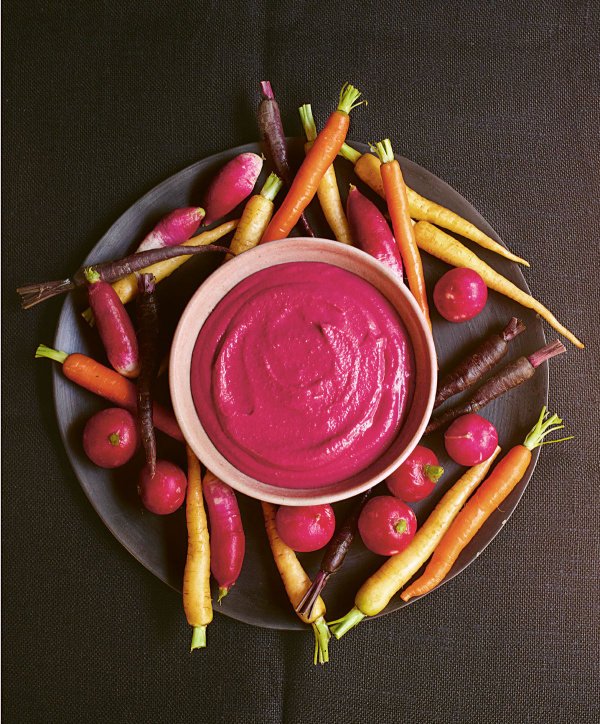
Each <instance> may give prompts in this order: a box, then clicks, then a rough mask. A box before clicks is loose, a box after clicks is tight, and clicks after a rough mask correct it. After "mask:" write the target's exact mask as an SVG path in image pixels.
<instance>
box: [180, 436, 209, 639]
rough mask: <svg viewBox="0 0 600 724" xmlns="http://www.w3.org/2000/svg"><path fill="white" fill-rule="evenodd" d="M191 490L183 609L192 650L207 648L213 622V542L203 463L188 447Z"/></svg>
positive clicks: (189, 494) (186, 508)
mask: <svg viewBox="0 0 600 724" xmlns="http://www.w3.org/2000/svg"><path fill="white" fill-rule="evenodd" d="M187 459H188V487H187V494H186V504H185V516H186V521H187V532H188V547H187V558H186V561H185V569H184V572H183V610H184V611H185V615H186V618H187V620H188V623H189V624H190V626H193V628H194V631H193V634H192V647H191V648H192V650H194V649H197V648H203V647H204V646H206V627H207V626H208V624H209V623H210V622H211V621H212V618H213V609H212V603H211V599H210V543H209V537H208V526H207V522H206V511H205V510H204V501H203V499H202V478H201V473H200V461H199V460H198V458H197V457H196V455H195V454H194V452H193V451H192V450H191V448H190V447H189V446H187Z"/></svg>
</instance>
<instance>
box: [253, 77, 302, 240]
mask: <svg viewBox="0 0 600 724" xmlns="http://www.w3.org/2000/svg"><path fill="white" fill-rule="evenodd" d="M260 97H261V101H260V103H259V105H258V125H259V128H260V133H261V135H262V137H263V139H264V141H265V143H266V146H267V155H268V156H269V159H270V161H271V163H272V164H273V166H274V167H275V170H276V171H277V175H278V176H280V177H281V178H282V179H283V181H284V183H285V185H286V186H287V187H288V188H289V187H290V186H291V183H292V180H293V179H292V170H291V168H290V162H289V159H288V150H287V141H286V138H285V132H284V130H283V124H282V123H281V114H280V113H279V105H278V104H277V101H276V100H275V96H274V95H273V89H272V88H271V84H270V83H269V81H268V80H263V81H261V84H260ZM300 223H301V224H302V228H303V229H304V231H305V233H306V234H307V235H308V236H313V237H314V236H315V232H314V231H313V230H312V228H311V226H310V224H309V223H308V220H307V218H306V216H305V215H304V214H302V215H301V216H300Z"/></svg>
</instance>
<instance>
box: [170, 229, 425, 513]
mask: <svg viewBox="0 0 600 724" xmlns="http://www.w3.org/2000/svg"><path fill="white" fill-rule="evenodd" d="M302 261H312V262H324V263H327V264H332V265H334V266H337V267H341V268H342V269H346V270H347V271H350V272H354V273H355V274H357V275H358V276H360V277H362V278H363V279H365V280H366V281H368V282H370V283H371V284H372V285H373V286H374V287H376V288H377V289H378V290H379V291H380V292H381V293H382V294H383V295H384V296H385V297H386V298H387V299H388V300H389V301H390V302H391V304H392V305H393V306H394V308H395V309H396V311H397V312H398V314H399V316H400V318H401V319H402V321H403V322H404V324H405V326H406V329H407V331H408V335H409V337H410V341H411V343H412V347H413V352H414V357H415V370H416V371H415V375H416V379H415V392H414V396H413V400H412V405H411V407H410V410H409V413H408V415H407V418H406V421H405V423H404V425H403V427H402V429H401V430H400V433H399V434H398V437H397V438H396V440H395V441H394V443H393V444H392V445H391V446H390V448H388V450H387V451H386V452H385V453H384V454H383V455H382V456H381V457H380V458H379V459H378V460H377V461H376V462H374V463H372V464H371V465H370V466H369V467H368V468H366V469H365V470H363V471H362V472H361V473H358V474H356V475H354V476H352V478H349V479H347V480H344V481H341V482H338V483H334V484H331V485H329V486H325V487H317V488H303V489H298V488H282V487H279V486H274V485H270V484H266V483H263V482H261V481H259V480H255V479H254V478H251V477H249V476H248V475H245V474H244V473H242V472H240V471H239V470H238V469H237V468H235V467H234V466H233V465H232V464H231V463H230V462H229V461H228V460H227V459H226V458H225V457H224V456H223V455H222V454H221V453H220V452H219V451H218V450H217V449H216V448H215V446H214V445H213V444H212V442H211V441H210V439H209V437H208V435H207V434H206V433H205V431H204V429H203V427H202V425H201V423H200V420H199V418H198V415H197V413H196V408H195V407H194V401H193V398H192V391H191V382H190V379H191V377H190V371H191V360H192V352H193V349H194V345H195V343H196V339H197V337H198V334H199V332H200V329H201V327H202V325H203V324H204V322H205V321H206V319H207V318H208V316H209V315H210V313H211V312H212V310H213V309H214V308H215V307H216V306H217V304H218V303H219V302H220V300H221V299H222V298H223V297H224V296H225V295H226V294H227V293H228V292H229V291H230V290H231V289H233V287H235V286H236V285H237V284H239V283H240V282H241V281H242V280H243V279H245V278H246V277H248V276H250V275H251V274H254V273H256V272H258V271H260V270H261V269H265V268H266V267H270V266H273V265H276V264H285V263H289V262H302ZM436 370H437V368H436V358H435V349H434V345H433V339H432V336H431V332H430V330H429V326H428V324H427V322H426V320H425V318H424V316H423V314H422V313H421V311H420V310H419V308H418V306H417V304H416V302H415V300H414V298H413V297H412V295H411V294H410V292H409V291H408V288H407V287H406V286H405V285H404V284H403V283H402V282H400V281H399V280H398V278H397V276H396V275H395V274H394V273H393V272H391V271H390V270H388V268H387V267H386V266H384V265H383V264H381V263H380V262H378V261H377V260H376V259H374V258H373V257H371V256H369V255H368V254H366V253H365V252H363V251H360V250H359V249H355V248H353V247H350V246H347V245H346V244H340V243H339V242H336V241H329V240H327V239H307V238H293V239H282V240H281V241H275V242H270V243H269V244H264V245H261V246H258V247H256V248H255V249H251V250H250V251H247V252H244V254H241V255H240V256H238V257H236V258H234V259H232V260H231V261H228V262H227V263H226V264H224V265H223V266H221V267H219V269H217V270H216V271H215V272H213V273H212V274H211V276H210V277H209V278H208V279H207V280H206V281H205V282H204V283H203V284H202V285H201V286H200V288H199V289H198V291H197V292H196V293H195V294H194V296H193V297H192V298H191V300H190V302H189V303H188V305H187V307H186V308H185V310H184V312H183V314H182V316H181V319H180V321H179V324H178V326H177V330H176V332H175V336H174V339H173V344H172V347H171V357H170V363H169V384H170V388H171V399H172V401H173V409H174V411H175V415H176V417H177V420H178V422H179V425H180V427H181V430H182V432H183V435H184V437H185V439H186V441H187V442H188V444H189V445H190V447H191V448H192V450H193V451H194V452H195V454H196V455H197V456H198V458H199V459H200V461H201V462H202V463H203V464H204V465H205V466H206V467H207V468H209V469H210V470H211V471H212V472H213V473H214V474H215V475H216V476H217V477H219V478H221V480H223V481H224V482H226V483H228V484H229V485H230V486H231V487H232V488H234V489H235V490H238V491H239V492H240V493H244V494H246V495H249V496H250V497H252V498H258V499H259V500H264V501H267V502H271V503H276V504H279V505H316V504H318V503H333V502H335V501H338V500H344V499H346V498H350V497H352V496H354V495H358V494H359V493H361V492H363V491H364V490H367V489H368V488H370V487H372V486H374V485H375V484H377V483H378V482H380V481H381V480H383V479H384V478H386V477H387V476H388V475H389V474H390V473H391V472H392V471H393V470H395V469H396V468H397V467H398V466H399V465H400V464H401V463H402V462H403V461H404V460H405V459H406V458H407V457H408V455H409V454H410V453H411V451H412V450H413V448H414V447H415V446H416V445H417V444H418V442H419V440H420V439H421V436H422V434H423V431H424V429H425V426H426V424H427V421H428V420H429V417H430V415H431V411H432V409H433V401H434V398H435V389H436V384H437V371H436Z"/></svg>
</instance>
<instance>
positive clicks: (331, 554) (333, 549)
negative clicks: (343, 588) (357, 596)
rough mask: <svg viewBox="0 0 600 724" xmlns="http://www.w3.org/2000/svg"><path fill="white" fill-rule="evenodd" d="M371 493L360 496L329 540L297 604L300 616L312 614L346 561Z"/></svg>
mask: <svg viewBox="0 0 600 724" xmlns="http://www.w3.org/2000/svg"><path fill="white" fill-rule="evenodd" d="M370 494H371V489H370V488H369V490H367V491H365V492H364V493H363V494H362V495H361V496H360V498H359V499H358V502H357V504H356V506H355V507H354V509H353V510H352V512H351V513H350V515H349V516H348V517H347V518H346V520H345V521H344V524H343V525H342V527H341V528H340V529H339V530H338V531H337V532H336V533H335V535H334V536H333V538H332V539H331V540H330V541H329V543H328V545H327V548H326V549H325V553H324V554H323V558H322V559H321V567H320V569H319V572H318V573H317V575H316V576H315V579H314V581H313V582H312V583H311V585H310V588H309V589H308V591H307V592H306V593H305V594H304V598H303V599H302V600H301V601H300V603H299V604H298V606H296V612H297V613H298V614H300V616H308V618H310V617H311V616H312V610H313V608H314V605H315V603H316V602H317V600H318V598H319V596H320V595H321V591H322V590H323V589H324V588H325V584H326V583H327V581H328V580H329V577H330V576H332V575H333V574H334V573H335V572H336V571H337V570H338V569H339V567H340V566H341V565H342V563H343V562H344V558H345V557H346V553H347V552H348V548H350V544H351V543H352V540H353V538H354V535H355V534H356V530H357V521H358V516H359V515H360V512H361V510H362V509H363V507H364V504H365V503H366V502H367V498H368V497H369V495H370Z"/></svg>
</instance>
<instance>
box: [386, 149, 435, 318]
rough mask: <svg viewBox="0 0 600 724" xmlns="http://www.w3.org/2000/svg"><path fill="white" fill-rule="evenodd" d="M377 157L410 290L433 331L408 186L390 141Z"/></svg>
mask: <svg viewBox="0 0 600 724" xmlns="http://www.w3.org/2000/svg"><path fill="white" fill-rule="evenodd" d="M377 153H378V155H379V159H380V161H381V179H382V181H383V187H384V189H385V196H386V199H387V203H388V210H389V212H390V216H391V217H392V227H393V229H394V236H395V237H396V243H397V244H398V248H399V249H400V256H401V257H402V262H403V264H404V269H405V270H406V276H407V278H408V287H409V289H410V291H411V292H412V295H413V297H414V298H415V299H416V301H417V304H418V305H419V308H420V309H421V311H422V312H423V314H424V316H425V319H426V320H427V323H428V324H429V327H430V328H431V320H430V319H429V305H428V304H427V289H426V288H425V276H424V274H423V264H422V262H421V254H420V253H419V247H418V246H417V242H416V240H415V232H414V230H413V225H412V221H411V220H410V211H409V209H408V199H407V196H406V186H405V185H404V178H403V177H402V171H401V169H400V164H399V163H398V161H396V159H395V157H394V152H393V151H392V144H391V143H390V140H389V138H386V139H385V141H382V142H381V143H378V144H377Z"/></svg>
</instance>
